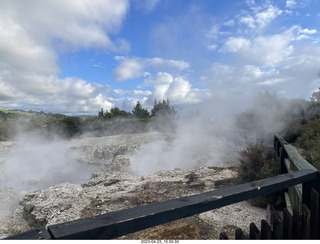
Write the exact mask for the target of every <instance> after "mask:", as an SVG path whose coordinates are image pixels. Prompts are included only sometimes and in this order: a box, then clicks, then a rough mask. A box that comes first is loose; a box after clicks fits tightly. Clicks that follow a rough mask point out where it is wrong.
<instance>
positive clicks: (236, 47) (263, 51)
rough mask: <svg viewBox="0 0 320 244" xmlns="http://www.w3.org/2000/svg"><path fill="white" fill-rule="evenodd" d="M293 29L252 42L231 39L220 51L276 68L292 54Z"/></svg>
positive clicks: (258, 38) (261, 37)
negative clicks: (233, 53)
mask: <svg viewBox="0 0 320 244" xmlns="http://www.w3.org/2000/svg"><path fill="white" fill-rule="evenodd" d="M295 29H296V28H295V27H294V28H291V29H289V30H287V31H285V32H283V33H282V34H276V35H270V36H258V37H256V38H254V39H252V40H248V39H245V38H243V37H239V38H235V37H231V38H229V39H228V40H227V41H226V43H225V44H224V46H223V47H222V48H221V51H222V52H235V53H239V54H240V55H241V56H243V57H244V58H246V59H248V60H252V61H255V62H258V63H260V64H262V65H264V66H276V65H278V64H279V63H280V62H281V61H283V60H284V59H285V58H287V57H289V56H290V55H291V54H292V53H293V50H294V48H293V46H292V45H291V42H292V41H293V40H294V33H293V32H294V30H295Z"/></svg>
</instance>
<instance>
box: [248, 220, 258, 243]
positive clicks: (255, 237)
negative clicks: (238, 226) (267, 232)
mask: <svg viewBox="0 0 320 244" xmlns="http://www.w3.org/2000/svg"><path fill="white" fill-rule="evenodd" d="M258 239H260V231H259V229H258V227H257V226H256V224H255V223H253V222H252V223H251V224H250V240H258Z"/></svg>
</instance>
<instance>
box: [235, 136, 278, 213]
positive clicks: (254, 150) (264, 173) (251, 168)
mask: <svg viewBox="0 0 320 244" xmlns="http://www.w3.org/2000/svg"><path fill="white" fill-rule="evenodd" d="M279 173H280V163H279V160H278V159H277V156H276V154H275V151H274V150H273V148H270V147H267V146H266V145H265V144H264V143H263V141H259V142H254V143H253V142H250V143H248V144H247V146H246V147H245V149H243V150H242V151H241V152H240V167H239V169H238V181H239V183H247V182H251V181H255V180H260V179H265V178H268V177H272V176H276V175H279ZM250 202H251V204H252V205H254V206H257V207H266V206H267V205H268V204H272V206H273V207H274V208H279V207H281V198H280V194H279V193H275V194H271V195H268V196H264V197H259V198H256V199H252V200H251V201H250Z"/></svg>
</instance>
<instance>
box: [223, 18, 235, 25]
mask: <svg viewBox="0 0 320 244" xmlns="http://www.w3.org/2000/svg"><path fill="white" fill-rule="evenodd" d="M223 25H224V26H234V25H235V22H234V20H233V19H231V20H229V21H227V22H224V23H223Z"/></svg>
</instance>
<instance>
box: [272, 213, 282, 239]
mask: <svg viewBox="0 0 320 244" xmlns="http://www.w3.org/2000/svg"><path fill="white" fill-rule="evenodd" d="M272 228H273V230H272V233H271V238H272V239H274V240H280V239H283V222H282V221H281V220H280V219H278V218H277V217H276V218H275V219H274V220H273V223H272Z"/></svg>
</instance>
